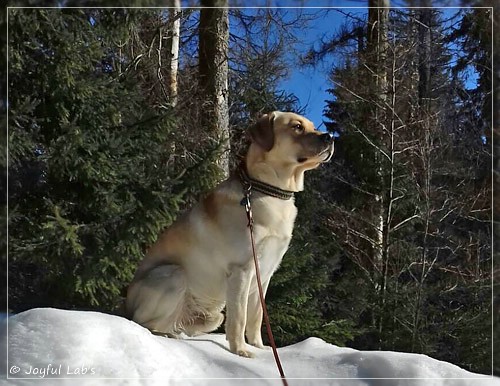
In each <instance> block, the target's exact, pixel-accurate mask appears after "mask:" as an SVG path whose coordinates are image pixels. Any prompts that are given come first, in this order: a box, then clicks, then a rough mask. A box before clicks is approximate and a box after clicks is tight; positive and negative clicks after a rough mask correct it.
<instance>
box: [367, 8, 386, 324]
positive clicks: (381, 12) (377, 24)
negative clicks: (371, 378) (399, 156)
mask: <svg viewBox="0 0 500 386" xmlns="http://www.w3.org/2000/svg"><path fill="white" fill-rule="evenodd" d="M368 5H369V7H370V8H369V11H368V44H367V49H368V52H367V53H368V63H369V64H368V65H369V67H370V68H371V72H372V74H373V77H374V82H373V94H374V95H373V96H374V99H375V100H377V101H378V103H377V105H376V106H375V107H374V117H373V123H374V131H375V133H376V137H377V138H378V139H379V141H378V142H379V146H382V145H383V144H384V142H386V141H385V138H384V129H386V128H387V127H386V121H387V120H386V109H385V106H386V104H387V68H386V59H387V48H388V42H387V23H388V15H389V9H388V8H387V7H389V0H369V2H368ZM374 154H375V159H374V162H375V163H374V165H375V168H376V170H375V172H376V174H377V181H378V187H379V189H378V192H377V193H376V194H375V200H374V216H375V217H374V220H375V221H374V224H375V227H376V229H375V237H374V241H375V244H374V249H373V259H374V262H375V264H376V272H375V275H376V276H377V277H376V278H375V283H376V286H377V287H376V291H377V293H378V296H379V301H380V308H381V309H383V308H384V306H385V296H386V288H387V259H388V231H389V229H388V227H387V221H388V217H387V209H388V204H389V202H388V200H389V199H390V198H389V196H388V194H387V193H388V191H387V188H388V187H386V186H385V185H386V184H385V181H384V177H383V173H384V170H383V154H382V152H381V151H375V153H374ZM380 314H382V313H380ZM377 319H378V320H377V325H378V330H379V333H381V332H382V330H383V318H382V317H381V316H380V317H379V318H377Z"/></svg>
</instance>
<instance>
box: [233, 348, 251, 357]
mask: <svg viewBox="0 0 500 386" xmlns="http://www.w3.org/2000/svg"><path fill="white" fill-rule="evenodd" d="M234 353H235V354H237V355H239V356H240V357H243V358H254V357H255V354H254V353H252V352H250V351H248V350H236V351H234Z"/></svg>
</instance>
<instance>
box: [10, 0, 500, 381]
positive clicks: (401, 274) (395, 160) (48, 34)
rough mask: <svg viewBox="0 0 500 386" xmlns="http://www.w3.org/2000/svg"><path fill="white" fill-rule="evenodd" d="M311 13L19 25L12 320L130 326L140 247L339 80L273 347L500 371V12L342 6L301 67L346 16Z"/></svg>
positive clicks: (96, 15)
mask: <svg viewBox="0 0 500 386" xmlns="http://www.w3.org/2000/svg"><path fill="white" fill-rule="evenodd" d="M73 3H74V4H73ZM76 3H77V2H72V1H66V2H64V5H66V6H71V5H78V6H81V5H83V4H82V2H78V4H76ZM413 3H414V2H410V1H409V2H408V5H409V6H411V5H416V4H413ZM423 3H425V4H418V5H432V3H431V2H430V1H428V2H425V1H424V2H423ZM28 4H29V5H58V3H57V2H53V3H50V4H49V3H47V2H44V3H43V4H42V3H40V2H36V1H31V2H25V3H23V4H18V5H28ZM172 4H173V5H175V3H174V2H173V3H172ZM11 5H16V4H15V3H14V2H13V3H12V4H11ZM85 5H89V6H99V5H102V2H92V1H88V2H85ZM113 5H117V4H113ZM127 5H141V6H147V5H155V3H154V2H153V1H151V2H140V4H139V2H137V4H135V3H134V4H127ZM202 5H215V6H221V5H222V6H224V5H227V3H225V2H224V1H219V0H213V1H208V0H207V1H203V2H202ZM366 5H367V6H368V5H370V6H372V7H377V6H380V7H382V6H388V5H390V4H389V3H388V1H387V0H370V1H369V3H367V4H366ZM463 5H467V6H474V5H490V6H492V4H488V3H487V2H486V3H475V2H464V4H463ZM317 12H318V14H315V13H314V12H306V10H304V9H288V10H284V9H277V8H274V9H273V8H269V9H254V10H252V11H251V12H250V11H248V10H244V9H238V8H230V9H225V10H224V9H212V10H209V9H202V10H200V9H195V8H184V9H182V10H177V11H176V10H175V8H173V9H170V10H166V9H118V8H115V9H102V8H87V9H70V8H60V9H14V8H10V9H8V31H9V33H8V39H9V41H8V51H6V46H5V45H2V47H3V48H2V50H3V52H4V54H5V55H6V56H7V55H8V68H7V69H6V70H8V82H9V83H8V85H9V95H8V98H9V99H8V105H7V102H6V100H5V99H4V100H3V101H2V109H3V110H4V111H5V110H6V109H7V108H8V110H9V111H8V113H9V115H8V117H9V118H8V138H5V137H2V140H3V141H4V143H5V141H8V158H7V154H6V153H2V154H1V157H2V158H1V162H2V164H3V165H5V166H6V167H8V177H9V180H8V192H9V195H8V202H9V207H8V220H7V221H8V256H9V258H8V264H7V268H8V277H9V280H8V307H9V308H8V312H10V313H18V312H22V311H24V310H26V309H29V308H33V307H49V306H50V307H60V308H68V309H83V310H98V311H103V312H112V313H117V312H119V309H120V305H121V302H122V300H123V295H124V291H125V290H126V286H127V285H128V283H129V282H130V280H131V279H132V277H133V274H134V272H135V268H136V266H137V263H138V262H139V261H140V260H141V258H142V256H143V255H144V252H145V250H146V249H147V247H148V246H149V245H151V243H153V242H154V241H155V239H156V237H157V235H158V234H159V233H160V231H161V230H162V229H163V228H165V227H167V226H168V225H170V224H171V223H172V222H173V221H174V220H175V218H176V217H177V216H178V215H179V213H182V211H184V210H186V209H187V208H189V207H190V206H191V205H192V203H193V202H195V201H196V200H197V199H198V198H199V197H200V195H202V194H203V193H205V192H207V191H208V190H209V189H210V188H212V187H213V186H214V185H215V184H217V183H218V182H220V181H221V179H223V178H224V176H226V175H227V173H228V171H229V170H231V169H232V167H234V165H235V164H236V163H237V162H238V159H239V157H241V154H243V152H244V149H245V147H246V145H247V143H248V142H247V139H246V136H245V130H246V128H247V127H248V126H249V125H250V123H251V122H252V121H253V120H254V119H255V118H256V117H258V116H259V114H263V113H266V112H269V111H273V110H286V111H296V112H299V113H303V112H304V110H305V107H306V106H301V105H300V104H299V102H298V98H297V97H296V96H295V95H293V94H291V93H290V92H287V91H286V90H283V89H282V88H280V84H281V82H282V80H283V79H285V78H286V77H287V76H288V75H289V71H290V68H291V67H292V66H299V67H300V66H303V67H309V66H310V67H313V68H316V67H317V66H325V65H327V66H329V71H328V75H327V77H326V78H325V82H326V83H328V84H329V85H330V90H329V93H330V95H331V96H330V98H329V100H328V101H326V102H325V106H324V123H325V127H326V129H327V130H328V131H330V132H332V133H334V135H335V136H336V152H335V155H334V158H333V161H332V162H331V163H330V164H328V165H324V166H323V167H322V168H321V169H319V170H317V171H314V172H311V173H310V174H309V175H308V176H307V177H308V178H307V184H306V185H307V186H306V190H305V191H304V192H302V193H300V194H298V195H297V199H296V202H297V206H298V207H299V216H298V219H297V222H296V228H295V232H294V239H293V241H292V245H291V247H290V250H289V251H288V252H287V254H286V255H285V258H284V260H283V263H282V265H281V267H280V269H279V270H278V271H277V272H276V274H275V276H274V277H273V280H272V282H271V287H270V289H269V292H268V308H269V310H270V318H271V323H272V325H273V331H274V333H275V337H276V340H277V343H278V345H288V344H291V343H294V342H297V341H300V340H302V339H304V338H306V337H309V336H317V337H320V338H322V339H324V340H326V341H328V342H331V343H333V344H336V345H345V346H349V347H353V348H357V349H363V350H394V351H405V352H417V353H423V354H427V355H430V356H432V357H434V358H437V359H441V360H445V361H448V362H452V363H454V364H457V365H459V366H461V367H463V368H465V369H467V370H470V371H474V372H481V373H486V374H491V372H492V340H493V338H494V337H496V336H497V335H498V329H496V330H495V333H494V334H493V336H492V328H493V326H492V323H496V322H497V320H498V313H497V312H495V315H493V314H492V313H493V310H494V309H495V310H496V309H497V308H496V307H495V308H493V307H492V293H493V292H492V291H493V290H494V288H492V283H493V277H494V275H495V274H496V273H497V271H498V270H497V268H496V267H493V256H492V252H493V250H495V251H496V253H498V248H496V249H494V248H493V247H494V245H492V244H493V243H496V242H497V240H498V237H495V234H494V232H498V230H497V228H494V227H492V221H493V217H492V216H493V214H497V213H499V212H500V210H499V209H500V208H497V207H495V208H493V207H492V194H493V192H492V186H493V181H492V178H496V177H497V174H495V173H492V167H495V171H496V172H498V170H499V165H500V163H499V161H498V158H497V157H494V158H492V157H493V154H492V150H493V146H492V141H493V135H492V127H493V122H492V120H493V119H495V121H496V122H498V116H497V115H495V114H498V112H497V111H496V110H493V109H492V106H493V104H492V103H496V102H495V100H497V99H498V92H496V93H495V92H493V90H492V79H493V78H494V77H495V76H496V77H497V78H495V79H498V70H497V72H496V73H495V72H494V71H493V68H492V55H493V52H492V43H493V40H492V39H493V30H492V20H493V13H492V9H489V8H463V9H456V10H454V11H453V12H445V11H443V10H442V9H438V8H398V9H395V8H393V9H387V8H370V9H369V10H368V9H366V10H365V11H358V12H357V13H349V12H347V10H343V12H345V22H344V23H343V24H342V25H339V26H335V28H333V27H332V34H331V35H329V36H328V37H326V38H325V39H323V40H322V42H321V44H317V45H315V46H314V47H310V50H308V51H306V52H299V51H294V50H293V47H294V44H296V42H297V39H298V38H297V36H298V31H299V30H303V29H305V28H308V25H309V24H308V23H310V22H311V21H313V20H314V18H315V17H319V12H321V16H322V17H324V15H325V14H326V15H328V12H338V11H336V10H334V9H330V10H328V11H327V10H319V11H317ZM6 17H7V15H6V14H3V16H2V24H3V26H4V27H5V26H6V21H7V19H6ZM495 17H496V18H498V12H497V14H495ZM176 36H179V45H178V49H177V51H176V48H175V43H173V42H175V38H176ZM497 52H498V50H497ZM291 53H292V55H291ZM176 55H177V56H176ZM291 56H292V57H293V60H294V61H293V62H291V60H292V59H291ZM177 57H178V58H179V59H178V61H177V63H178V68H177V69H176V68H175V66H174V67H172V63H173V60H174V59H175V60H177V59H176V58H177ZM497 63H498V61H497ZM5 65H6V63H4V64H3V66H5ZM471 79H473V81H471ZM4 86H5V82H4V83H3V86H2V87H4ZM4 89H5V87H4ZM495 90H496V89H495ZM495 98H496V99H495ZM496 106H498V104H496ZM319 123H320V122H316V124H317V125H318V124H319ZM2 124H3V125H4V124H5V121H3V123H2ZM497 137H498V134H497ZM492 160H493V163H492ZM7 161H8V162H7ZM5 177H6V175H5V174H4V176H3V179H2V181H5ZM4 197H5V196H2V199H4ZM497 202H498V201H497ZM6 213H7V212H6V210H5V209H3V212H2V216H3V217H4V218H7V217H6ZM1 231H2V232H3V236H4V237H3V238H2V242H3V243H5V241H6V240H7V233H6V229H5V228H2V230H1ZM3 247H4V249H6V245H5V244H4V245H3ZM497 261H498V259H497ZM5 273H6V272H4V273H2V274H3V275H4V278H5ZM264 335H265V334H264ZM494 372H495V373H496V374H499V373H500V362H498V361H495V363H494Z"/></svg>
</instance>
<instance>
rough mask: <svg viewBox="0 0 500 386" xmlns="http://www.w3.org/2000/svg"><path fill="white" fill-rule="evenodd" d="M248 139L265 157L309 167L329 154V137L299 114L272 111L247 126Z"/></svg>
mask: <svg viewBox="0 0 500 386" xmlns="http://www.w3.org/2000/svg"><path fill="white" fill-rule="evenodd" d="M250 136H251V137H252V142H253V143H255V144H257V145H258V146H259V147H260V148H261V149H262V151H264V152H266V153H267V154H266V159H269V160H274V161H276V162H279V163H281V164H283V163H287V164H288V165H290V166H297V167H298V168H300V169H301V170H310V169H314V168H316V167H318V165H319V164H321V163H323V162H328V161H329V160H330V158H332V155H333V137H332V136H331V135H330V134H328V133H322V132H320V131H317V130H316V128H315V127H314V124H313V123H312V122H311V121H310V120H308V119H307V118H304V117H303V116H301V115H298V114H294V113H285V112H281V111H274V112H272V113H269V114H265V115H263V116H262V117H261V118H260V119H259V120H258V121H257V122H256V123H255V125H253V126H252V127H251V128H250Z"/></svg>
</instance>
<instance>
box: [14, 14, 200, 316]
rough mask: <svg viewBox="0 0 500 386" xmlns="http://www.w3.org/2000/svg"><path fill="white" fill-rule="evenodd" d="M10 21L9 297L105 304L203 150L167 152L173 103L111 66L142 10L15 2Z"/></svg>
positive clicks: (164, 220) (111, 301) (173, 205)
mask: <svg viewBox="0 0 500 386" xmlns="http://www.w3.org/2000/svg"><path fill="white" fill-rule="evenodd" d="M9 23H10V24H9V39H10V41H9V66H10V68H9V70H10V73H9V81H10V95H9V97H10V99H9V103H10V105H9V108H10V122H9V135H10V137H9V143H10V147H9V151H10V165H9V176H10V182H9V184H10V197H9V200H10V206H9V211H10V218H9V278H10V281H9V285H10V288H9V289H10V291H9V295H10V297H11V301H10V304H11V307H15V309H14V310H15V311H20V310H22V309H25V308H28V307H33V306H41V305H45V306H48V305H50V306H60V307H85V308H86V307H89V306H91V307H93V308H96V307H99V308H101V309H108V310H109V309H110V308H112V307H116V306H117V305H118V304H119V299H120V292H121V290H122V289H123V288H124V287H125V286H126V285H127V284H128V283H129V282H130V280H131V279H132V276H133V273H134V271H135V268H136V264H137V262H138V261H139V260H140V259H141V258H142V255H143V253H144V250H145V248H146V247H147V246H148V245H150V244H151V243H152V242H153V241H154V240H155V239H156V237H157V235H158V234H159V233H160V231H161V229H162V228H163V227H165V226H167V225H169V224H170V223H171V222H172V221H173V219H174V218H175V216H176V214H177V212H178V210H179V207H180V205H181V204H182V203H183V200H184V197H185V194H186V192H187V188H186V187H187V186H191V185H195V186H199V185H200V183H199V182H197V184H192V182H193V181H199V180H203V179H204V178H206V177H205V176H204V172H205V171H206V169H205V168H203V167H202V168H198V169H197V166H199V165H200V164H203V162H200V161H201V160H202V159H205V157H206V156H207V154H206V153H203V152H204V151H208V150H206V149H205V150H203V149H199V151H198V154H197V155H196V157H193V158H190V159H187V158H185V157H184V158H183V157H180V154H175V153H174V152H173V149H174V147H173V143H174V136H173V135H172V134H173V132H174V130H175V120H174V119H173V115H172V113H171V112H170V111H168V110H165V109H163V110H159V109H153V108H152V107H151V104H149V103H147V100H146V98H145V95H144V93H143V91H142V89H141V87H140V85H139V84H138V81H137V79H138V77H137V76H130V74H131V72H123V73H122V72H121V71H119V68H120V66H123V68H125V67H126V66H127V64H129V63H130V62H131V58H130V57H126V56H125V55H120V47H118V43H119V42H127V41H128V40H129V39H130V35H131V34H132V33H133V31H134V26H137V25H140V14H139V13H134V12H130V11H127V10H119V9H110V10H96V9H94V10H92V9H89V10H82V9H12V10H10V14H9ZM139 68H140V67H139ZM182 150H183V149H181V151H182ZM193 155H194V154H193Z"/></svg>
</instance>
